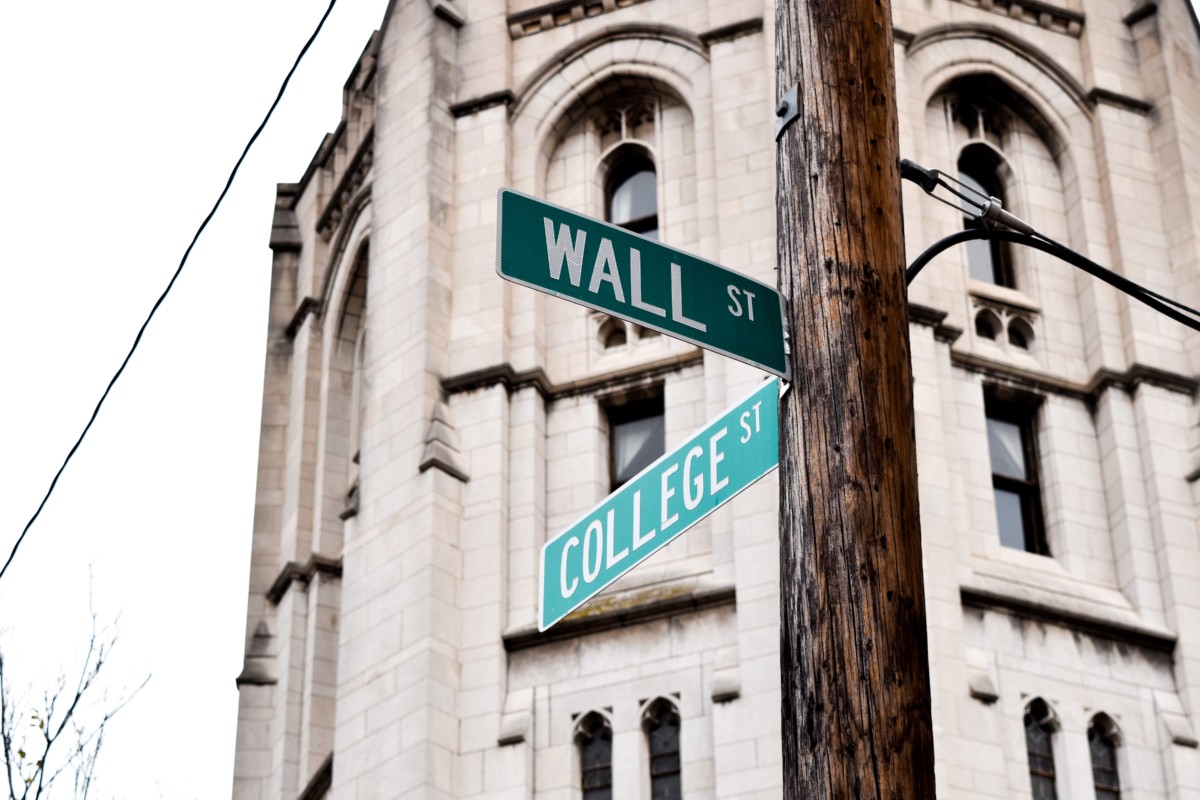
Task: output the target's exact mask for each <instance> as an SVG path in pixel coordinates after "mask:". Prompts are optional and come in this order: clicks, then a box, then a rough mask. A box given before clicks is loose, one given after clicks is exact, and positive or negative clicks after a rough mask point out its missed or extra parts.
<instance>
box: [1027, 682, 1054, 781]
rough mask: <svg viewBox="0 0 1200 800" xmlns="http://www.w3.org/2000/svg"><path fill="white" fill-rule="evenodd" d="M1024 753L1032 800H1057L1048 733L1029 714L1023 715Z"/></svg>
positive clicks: (1052, 757)
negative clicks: (1027, 765)
mask: <svg viewBox="0 0 1200 800" xmlns="http://www.w3.org/2000/svg"><path fill="white" fill-rule="evenodd" d="M1035 702H1036V701H1035ZM1025 752H1026V754H1027V755H1028V757H1029V782H1030V786H1031V787H1032V789H1033V798H1034V800H1058V793H1057V792H1056V791H1055V788H1054V753H1053V751H1052V750H1051V747H1050V732H1049V731H1047V730H1046V729H1045V728H1043V727H1042V726H1041V725H1039V724H1038V723H1037V721H1036V720H1035V719H1034V718H1033V715H1032V714H1029V713H1026V714H1025Z"/></svg>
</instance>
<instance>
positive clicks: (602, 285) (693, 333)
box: [496, 189, 788, 379]
mask: <svg viewBox="0 0 1200 800" xmlns="http://www.w3.org/2000/svg"><path fill="white" fill-rule="evenodd" d="M496 216H497V220H496V271H497V272H499V273H500V275H501V276H502V277H504V278H507V279H508V280H510V281H513V282H514V283H519V284H521V285H523V286H529V287H531V288H533V289H538V290H540V291H543V292H547V293H549V294H553V295H556V296H558V297H561V298H563V299H565V300H571V301H572V302H575V303H580V304H581V305H585V306H588V307H590V308H595V309H598V310H600V311H605V312H607V313H609V314H612V315H613V316H617V317H621V318H622V319H627V320H630V321H631V322H636V323H637V324H639V325H643V326H645V327H647V328H653V329H654V330H656V331H660V332H662V333H665V334H667V335H668V336H674V337H675V338H677V339H683V340H684V341H688V342H691V343H693V344H697V345H699V346H701V347H705V348H708V349H709V350H714V351H716V352H718V353H721V354H723V355H727V356H729V357H731V358H736V359H738V360H739V361H745V362H746V363H747V364H752V365H754V366H756V367H758V368H759V369H764V370H766V371H767V372H771V373H774V374H775V375H778V376H779V377H781V378H784V379H787V377H788V362H787V357H786V355H785V353H784V334H783V301H782V298H781V297H780V295H779V292H777V291H776V290H775V288H774V287H772V286H768V285H767V284H765V283H761V282H759V281H756V280H754V279H753V278H750V277H747V276H746V275H743V274H741V273H740V272H734V271H733V270H729V269H726V268H724V267H720V266H717V265H716V264H713V263H712V262H710V261H705V260H704V259H702V258H697V257H696V256H693V255H689V254H688V253H685V252H683V251H682V250H676V249H675V248H674V247H668V246H666V245H665V244H662V243H660V242H657V241H655V240H653V239H647V238H646V237H644V236H639V235H638V234H636V233H631V232H630V231H627V230H625V229H624V228H618V227H617V226H616V225H611V224H609V223H607V222H602V221H601V220H598V219H593V218H592V217H585V216H583V215H582V214H576V213H575V212H573V211H567V210H566V209H564V208H559V207H558V206H556V205H552V204H550V203H547V202H545V201H543V200H538V199H536V198H533V197H529V196H528V195H524V194H521V193H520V192H514V191H513V190H512V189H501V190H500V193H499V197H498V198H497V202H496Z"/></svg>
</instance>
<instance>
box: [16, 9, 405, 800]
mask: <svg viewBox="0 0 1200 800" xmlns="http://www.w3.org/2000/svg"><path fill="white" fill-rule="evenodd" d="M326 3H327V0H286V1H285V0H253V1H252V2H246V0H243V1H242V2H232V0H209V2H206V3H164V2H162V1H161V0H114V2H108V3H96V2H94V0H89V1H88V2H84V0H57V1H56V2H49V1H48V0H42V1H41V2H35V3H9V4H6V6H5V9H4V10H3V11H2V12H0V76H3V77H0V108H2V109H3V110H4V111H3V119H4V121H3V123H2V124H0V152H3V153H4V156H5V158H4V162H5V163H4V169H3V173H0V174H2V175H3V178H2V183H0V187H2V188H0V231H2V232H3V241H4V247H3V249H0V266H2V270H0V276H2V277H0V281H2V283H0V286H2V287H3V289H2V292H3V295H2V296H3V298H4V301H5V302H4V311H3V313H0V341H2V342H4V345H3V348H2V349H0V359H2V360H0V374H2V375H3V376H4V378H3V384H2V392H0V550H2V553H0V563H2V559H4V558H7V556H8V552H9V549H10V548H11V545H12V542H13V541H14V540H15V538H16V536H17V535H18V533H19V532H20V530H21V528H22V527H23V526H24V524H25V521H26V520H27V519H28V518H29V516H30V515H31V514H32V513H33V511H34V509H35V507H36V504H37V502H38V501H39V500H40V499H41V496H42V494H43V493H44V492H45V489H46V487H47V485H48V483H49V481H50V478H51V477H52V476H53V474H54V471H55V469H57V467H58V464H59V463H60V462H61V460H62V458H63V457H64V456H65V455H66V452H67V450H68V449H69V447H70V445H71V443H72V442H73V441H74V439H75V437H76V436H77V435H78V433H79V431H80V430H81V429H82V426H83V425H84V423H85V422H86V420H87V417H88V415H89V414H90V413H91V409H92V407H93V405H94V404H95V402H96V400H97V399H98V397H99V395H100V392H101V391H102V390H103V388H104V385H105V384H106V383H107V381H108V379H109V377H110V376H111V375H112V373H113V371H114V370H115V369H116V367H117V366H118V364H119V363H120V359H121V358H122V357H123V356H124V354H125V351H126V350H127V348H128V347H129V345H130V343H131V342H132V339H133V336H134V334H135V333H136V330H137V326H138V325H140V324H141V321H142V320H143V319H144V318H145V315H146V313H147V312H148V311H149V308H150V306H151V304H152V303H153V301H154V299H155V298H156V297H157V295H158V294H159V293H160V292H161V291H162V289H163V288H164V286H165V285H166V282H167V280H168V279H169V277H170V274H171V272H172V271H173V270H174V269H175V267H176V265H177V264H178V262H179V258H180V256H181V255H182V253H183V249H184V248H185V247H186V245H187V242H188V241H189V239H190V238H191V236H192V233H193V231H194V230H195V228H196V226H197V225H198V224H199V222H200V220H201V219H202V218H203V216H204V214H205V213H207V211H208V209H209V208H210V207H211V205H212V203H213V202H214V201H215V200H216V197H217V194H218V193H219V191H220V189H221V186H222V184H223V182H224V180H225V176H226V175H227V173H228V171H229V169H230V168H231V167H232V166H233V162H234V160H235V159H236V158H237V155H238V153H239V152H240V151H241V148H242V147H243V146H244V144H245V141H246V140H247V138H248V137H249V135H250V133H251V132H252V131H253V130H254V128H255V126H256V125H257V124H258V122H259V120H260V119H261V118H262V115H263V114H264V113H265V112H266V109H267V107H268V105H269V104H270V101H271V100H272V98H273V97H274V94H275V91H276V90H277V88H278V85H279V83H280V81H281V80H282V79H283V76H284V74H285V73H286V71H287V68H288V67H289V66H290V65H291V62H292V60H293V59H294V58H295V55H296V53H297V52H298V51H299V48H300V46H301V45H302V44H303V42H304V40H305V39H306V38H307V37H308V35H309V33H310V32H311V31H312V29H313V27H314V26H315V25H316V23H317V20H318V19H319V18H320V16H321V13H322V12H323V11H324V9H325V6H326ZM385 6H386V0H341V2H340V4H339V6H338V8H336V9H335V10H334V12H333V15H332V17H331V18H330V21H329V22H328V23H327V25H326V27H325V30H324V32H323V33H322V35H321V37H320V39H318V41H317V43H316V45H315V46H314V48H313V49H312V50H311V51H310V52H309V54H308V56H307V57H306V59H305V63H304V64H303V65H302V66H301V68H300V70H299V71H298V73H297V75H296V77H295V78H294V79H293V81H292V84H291V86H290V88H289V89H288V94H287V95H286V96H285V99H284V101H283V104H282V105H281V106H280V108H279V110H278V111H277V112H276V114H275V117H274V119H273V120H272V122H271V124H270V126H269V127H268V128H267V131H266V132H265V134H264V135H263V137H262V138H261V139H260V140H259V142H258V144H257V145H256V146H255V149H254V150H253V151H252V152H251V154H250V157H249V159H248V161H247V163H246V165H245V166H244V167H243V170H242V173H241V174H240V176H239V177H238V179H237V181H236V182H235V184H234V188H233V190H232V192H231V194H230V196H229V197H228V198H227V199H226V201H225V203H224V205H223V206H222V208H221V210H220V211H219V212H218V215H217V217H216V218H215V219H214V221H213V222H212V223H211V224H210V226H209V228H208V230H207V232H206V233H205V234H204V236H203V237H202V238H201V240H200V244H199V245H198V246H197V248H196V250H195V251H194V253H193V255H192V258H191V259H190V261H189V263H188V265H187V267H186V268H185V269H184V273H183V275H182V277H181V278H180V280H179V282H178V283H177V284H176V286H175V289H174V290H173V292H172V295H171V296H170V297H169V298H168V300H167V302H166V303H165V304H164V305H163V307H162V308H161V309H160V310H159V313H158V315H157V316H156V318H155V320H154V322H152V323H151V326H150V328H149V330H148V332H147V334H146V336H145V338H144V339H143V342H142V345H141V347H140V348H139V350H138V353H137V354H136V355H135V356H134V359H133V361H132V362H131V363H130V366H129V368H128V369H127V370H126V372H125V375H124V376H123V378H122V379H121V381H120V382H118V384H117V387H116V388H115V389H114V391H113V394H112V395H111V396H110V397H109V400H108V403H107V404H106V406H105V408H104V410H103V411H102V412H101V415H100V418H99V420H98V421H97V423H96V425H95V426H94V427H93V429H92V432H91V434H89V437H88V440H87V441H86V442H85V443H84V445H83V447H82V448H81V449H80V451H79V453H78V454H77V455H76V457H75V459H74V460H73V461H72V463H71V466H70V467H68V470H67V472H66V473H65V475H64V476H63V478H62V480H61V481H60V482H59V485H58V488H57V490H56V491H55V494H54V496H53V497H52V499H51V501H50V503H49V505H48V506H47V509H46V511H45V512H44V513H43V515H42V517H41V519H40V520H39V521H38V522H37V523H36V524H35V526H34V528H33V529H32V531H31V533H30V535H29V537H28V538H27V539H26V543H25V545H24V546H23V547H22V549H21V551H20V553H19V555H18V557H17V560H16V562H15V563H14V565H13V567H12V568H10V570H9V573H8V574H7V575H6V576H5V577H4V579H3V580H0V628H2V629H4V633H3V637H2V639H0V641H2V642H3V644H4V646H5V652H6V655H7V658H8V662H9V663H8V669H9V676H10V679H13V680H15V681H16V682H17V683H18V685H26V684H33V685H36V686H41V685H43V684H44V683H45V681H46V679H48V678H50V677H53V675H54V674H55V673H57V672H58V671H59V670H60V669H62V668H64V667H67V666H69V665H74V664H75V662H76V660H77V657H78V656H79V655H80V653H79V648H81V647H82V645H83V644H84V641H85V637H86V626H87V620H88V600H87V586H88V570H89V566H90V568H91V570H92V573H93V575H94V585H95V591H94V594H95V605H96V608H97V611H98V612H99V614H100V616H101V617H102V618H107V619H112V618H114V617H116V616H117V615H120V621H119V632H120V636H121V641H120V642H119V644H118V646H117V650H116V652H115V655H114V659H113V661H112V662H110V665H109V667H108V668H107V669H106V670H105V671H106V672H107V673H108V677H109V679H110V680H109V681H108V684H107V685H108V688H109V691H110V696H113V697H115V696H116V695H119V694H120V693H121V688H122V687H125V686H133V685H136V684H137V683H138V682H139V680H140V678H141V677H144V676H145V675H146V674H147V673H150V674H152V676H153V677H152V679H151V681H150V684H149V685H148V686H147V688H146V689H145V690H144V691H143V692H142V693H141V694H140V695H139V696H138V697H137V698H136V699H135V700H134V701H133V703H131V704H130V705H129V706H128V707H127V708H126V709H125V710H124V711H123V712H122V713H121V714H120V715H119V716H118V717H117V718H116V719H115V721H114V722H113V723H112V724H111V726H110V728H109V731H108V733H107V738H106V743H105V746H104V750H103V753H102V756H101V766H100V773H101V781H102V782H101V784H100V792H98V793H97V794H96V795H95V796H97V797H110V796H116V797H130V798H157V797H167V798H176V797H197V798H213V797H222V796H224V797H227V796H229V792H230V788H231V780H232V770H233V746H234V736H235V726H236V714H237V692H236V689H235V687H234V678H235V677H236V676H237V674H238V672H239V671H240V669H241V660H242V642H243V632H244V627H245V620H244V614H245V605H246V599H245V595H246V586H247V583H246V582H247V576H248V569H249V552H250V530H251V517H252V511H253V498H254V481H255V461H256V457H257V445H258V418H259V410H260V393H261V387H262V367H263V355H264V346H265V341H264V336H265V330H266V309H267V305H266V303H267V286H268V280H269V274H270V251H269V249H268V248H267V238H268V234H269V232H270V222H271V212H272V206H273V198H274V186H275V183H276V182H277V181H294V180H297V179H299V177H300V176H301V174H302V173H303V171H304V168H305V167H306V166H307V164H308V162H309V160H310V158H311V157H312V154H313V153H314V152H315V150H316V148H317V146H318V145H319V144H320V141H321V137H322V136H323V135H324V133H325V132H326V131H330V130H332V129H333V128H334V127H335V126H336V125H337V122H338V119H339V116H340V113H341V89H342V84H343V83H344V82H345V79H346V76H347V75H348V74H349V71H350V69H351V68H352V67H353V65H354V63H355V61H356V60H357V58H358V55H359V53H360V52H361V50H362V48H363V46H364V45H365V44H366V41H367V38H368V37H369V36H370V34H371V31H373V30H374V29H375V28H376V27H377V26H378V25H379V23H380V21H381V19H382V16H383V12H384V8H385ZM62 788H63V789H64V790H66V789H68V787H66V786H64V787H62ZM69 794H70V792H69V791H64V792H62V794H61V796H63V797H66V796H69ZM56 796H58V795H57V794H56Z"/></svg>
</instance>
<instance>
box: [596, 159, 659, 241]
mask: <svg viewBox="0 0 1200 800" xmlns="http://www.w3.org/2000/svg"><path fill="white" fill-rule="evenodd" d="M605 197H606V200H607V203H606V206H607V213H608V221H609V222H611V223H613V224H614V225H620V226H621V227H622V228H626V229H628V230H631V231H633V232H634V233H640V234H642V235H643V236H646V237H649V238H651V239H657V238H658V175H657V173H656V172H655V171H654V162H653V161H651V160H650V157H649V156H648V155H647V154H646V151H645V150H643V149H642V148H641V147H631V146H625V147H623V148H622V149H621V150H620V151H619V152H618V156H617V158H616V159H615V160H614V161H613V166H612V169H611V170H609V174H608V181H607V189H606V191H605Z"/></svg>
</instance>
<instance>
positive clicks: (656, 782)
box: [645, 702, 683, 800]
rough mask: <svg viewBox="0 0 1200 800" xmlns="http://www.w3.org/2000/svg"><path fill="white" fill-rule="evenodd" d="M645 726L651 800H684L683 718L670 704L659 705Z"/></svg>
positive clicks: (660, 703)
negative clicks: (681, 766) (681, 734)
mask: <svg viewBox="0 0 1200 800" xmlns="http://www.w3.org/2000/svg"><path fill="white" fill-rule="evenodd" d="M645 725H646V739H647V742H648V744H649V747H650V797H651V800H680V799H681V798H682V797H683V787H682V785H681V783H680V771H679V714H678V713H677V712H676V710H675V708H674V707H673V706H672V705H671V704H670V703H668V702H659V703H658V704H657V705H656V706H655V707H654V708H653V709H652V710H651V712H650V715H649V716H648V718H647V719H646V723H645Z"/></svg>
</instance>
